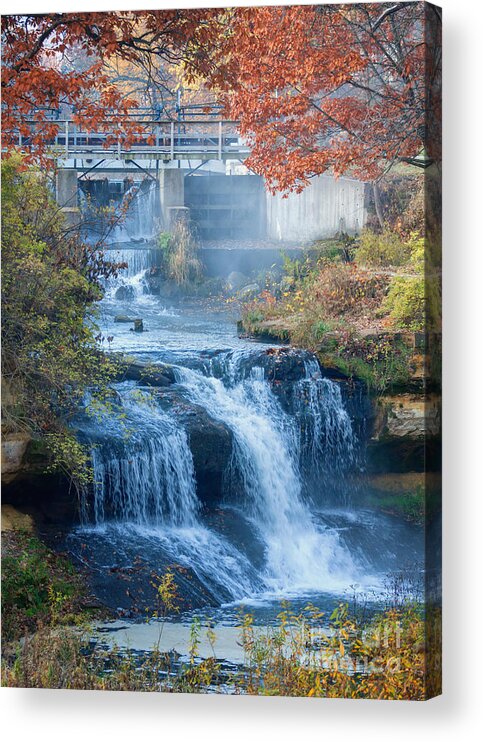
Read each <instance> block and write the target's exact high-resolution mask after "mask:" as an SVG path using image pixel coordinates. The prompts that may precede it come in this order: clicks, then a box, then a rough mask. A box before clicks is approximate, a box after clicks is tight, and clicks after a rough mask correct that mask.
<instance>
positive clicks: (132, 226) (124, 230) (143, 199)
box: [108, 180, 157, 244]
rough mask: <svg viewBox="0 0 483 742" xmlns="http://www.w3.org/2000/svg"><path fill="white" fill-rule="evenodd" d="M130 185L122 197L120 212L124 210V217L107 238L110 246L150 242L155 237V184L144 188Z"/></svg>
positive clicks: (140, 185) (142, 185)
mask: <svg viewBox="0 0 483 742" xmlns="http://www.w3.org/2000/svg"><path fill="white" fill-rule="evenodd" d="M145 182H146V181H144V182H143V183H141V184H136V185H132V186H131V187H130V188H129V190H127V191H126V193H125V194H124V196H123V199H122V201H121V204H120V210H121V211H122V210H123V209H126V216H125V218H124V219H123V220H122V221H121V223H120V224H118V225H116V226H115V227H114V229H113V230H112V232H111V233H110V234H109V236H108V241H109V242H110V243H111V244H112V243H114V244H117V243H124V242H138V241H142V242H150V241H152V240H153V239H154V238H155V236H156V215H157V209H156V196H157V189H156V183H155V182H154V180H153V181H150V182H149V183H147V184H146V186H144V183H145Z"/></svg>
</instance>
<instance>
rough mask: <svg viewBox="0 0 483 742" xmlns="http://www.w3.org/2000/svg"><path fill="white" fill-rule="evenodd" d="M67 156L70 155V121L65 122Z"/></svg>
mask: <svg viewBox="0 0 483 742" xmlns="http://www.w3.org/2000/svg"><path fill="white" fill-rule="evenodd" d="M65 156H66V157H68V156H69V121H68V119H66V122H65Z"/></svg>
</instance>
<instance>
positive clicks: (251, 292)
mask: <svg viewBox="0 0 483 742" xmlns="http://www.w3.org/2000/svg"><path fill="white" fill-rule="evenodd" d="M259 293H260V286H259V285H258V283H249V284H248V286H245V287H244V288H242V289H240V291H239V292H238V298H239V299H241V300H242V301H248V300H250V299H255V297H256V296H258V294H259Z"/></svg>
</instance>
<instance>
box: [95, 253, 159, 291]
mask: <svg viewBox="0 0 483 742" xmlns="http://www.w3.org/2000/svg"><path fill="white" fill-rule="evenodd" d="M105 256H106V259H108V260H110V261H111V262H113V263H127V268H123V269H122V270H120V271H119V275H118V276H117V278H109V279H108V280H107V281H106V283H105V296H106V298H107V299H116V298H117V299H123V300H127V301H133V300H135V299H139V298H140V297H141V296H142V295H143V294H145V293H147V285H146V280H145V275H146V271H147V270H149V269H150V268H151V267H152V266H153V265H155V263H156V250H155V249H149V248H140V247H131V248H127V247H124V248H119V249H117V248H116V249H110V250H108V251H106V253H105ZM119 289H121V290H120V291H119Z"/></svg>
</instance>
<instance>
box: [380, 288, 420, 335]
mask: <svg viewBox="0 0 483 742" xmlns="http://www.w3.org/2000/svg"><path fill="white" fill-rule="evenodd" d="M383 310H384V311H388V312H389V314H390V317H391V319H392V321H393V323H394V325H395V326H396V327H398V328H400V329H403V330H413V331H414V332H423V331H424V329H425V327H426V298H425V280H424V276H395V277H394V278H393V280H392V282H391V286H390V288H389V292H388V294H387V297H386V299H385V300H384V303H383Z"/></svg>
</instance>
